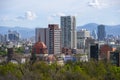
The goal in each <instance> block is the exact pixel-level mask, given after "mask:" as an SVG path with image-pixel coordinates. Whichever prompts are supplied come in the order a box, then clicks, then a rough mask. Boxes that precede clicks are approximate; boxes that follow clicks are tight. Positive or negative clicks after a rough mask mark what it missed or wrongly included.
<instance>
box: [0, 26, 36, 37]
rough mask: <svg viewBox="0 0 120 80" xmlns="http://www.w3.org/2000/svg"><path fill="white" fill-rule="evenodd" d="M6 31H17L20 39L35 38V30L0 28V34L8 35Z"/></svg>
mask: <svg viewBox="0 0 120 80" xmlns="http://www.w3.org/2000/svg"><path fill="white" fill-rule="evenodd" d="M8 30H11V31H17V32H18V33H20V36H21V38H30V37H33V36H35V29H29V28H23V27H18V26H17V27H7V26H0V34H8Z"/></svg>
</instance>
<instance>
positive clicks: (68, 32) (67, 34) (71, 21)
mask: <svg viewBox="0 0 120 80" xmlns="http://www.w3.org/2000/svg"><path fill="white" fill-rule="evenodd" d="M61 29H62V47H66V48H71V49H73V48H76V46H77V38H76V19H75V16H62V17H61Z"/></svg>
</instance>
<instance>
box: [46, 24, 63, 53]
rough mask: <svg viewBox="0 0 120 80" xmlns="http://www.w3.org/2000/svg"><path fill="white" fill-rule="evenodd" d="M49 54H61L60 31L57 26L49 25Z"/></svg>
mask: <svg viewBox="0 0 120 80" xmlns="http://www.w3.org/2000/svg"><path fill="white" fill-rule="evenodd" d="M48 28H49V53H50V54H60V53H61V29H60V28H59V26H58V25H57V24H49V25H48Z"/></svg>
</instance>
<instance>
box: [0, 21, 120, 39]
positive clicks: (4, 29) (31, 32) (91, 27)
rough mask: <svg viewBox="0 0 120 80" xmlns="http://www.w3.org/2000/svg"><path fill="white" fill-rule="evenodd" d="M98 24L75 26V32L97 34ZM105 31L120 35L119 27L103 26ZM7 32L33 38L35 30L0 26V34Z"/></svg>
mask: <svg viewBox="0 0 120 80" xmlns="http://www.w3.org/2000/svg"><path fill="white" fill-rule="evenodd" d="M98 25H100V24H96V23H89V24H86V25H83V26H77V31H79V30H81V29H86V30H89V31H90V32H92V31H93V30H96V32H97V26H98ZM105 29H106V33H107V34H112V35H115V36H117V35H120V25H114V26H113V25H112V26H111V25H105ZM8 30H11V31H17V32H18V33H20V35H21V38H31V37H33V36H35V28H32V29H30V28H24V27H19V26H16V27H9V26H0V34H8Z"/></svg>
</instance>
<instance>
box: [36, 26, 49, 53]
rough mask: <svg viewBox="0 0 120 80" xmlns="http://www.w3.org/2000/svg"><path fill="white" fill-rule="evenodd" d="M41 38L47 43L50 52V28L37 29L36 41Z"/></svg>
mask: <svg viewBox="0 0 120 80" xmlns="http://www.w3.org/2000/svg"><path fill="white" fill-rule="evenodd" d="M39 38H40V39H39ZM39 40H40V41H42V42H44V43H45V45H46V46H47V48H48V52H49V29H48V28H36V29H35V41H36V42H38V41H39Z"/></svg>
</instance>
